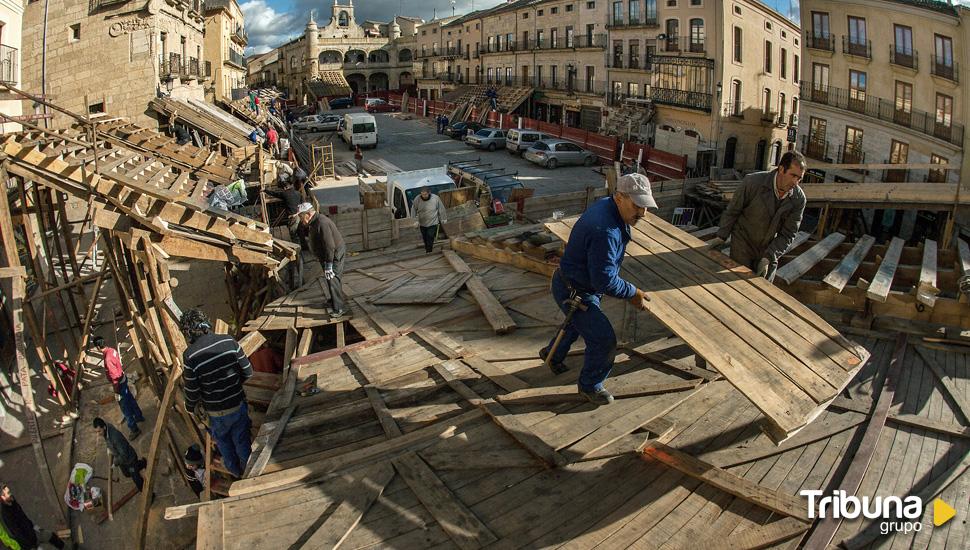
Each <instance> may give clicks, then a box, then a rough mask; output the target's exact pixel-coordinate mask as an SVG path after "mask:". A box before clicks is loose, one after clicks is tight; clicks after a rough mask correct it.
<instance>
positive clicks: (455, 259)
mask: <svg viewBox="0 0 970 550" xmlns="http://www.w3.org/2000/svg"><path fill="white" fill-rule="evenodd" d="M441 253H442V254H443V255H444V256H445V259H447V260H448V263H449V264H451V267H452V268H454V270H455V271H457V272H459V273H469V272H471V268H469V267H468V264H466V263H465V261H464V260H462V259H461V257H460V256H458V254H455V253H454V252H453V251H451V250H442V251H441ZM465 287H466V288H467V289H468V291H469V292H471V294H472V297H474V298H475V301H476V302H478V305H479V307H480V308H481V309H482V313H484V314H485V319H486V320H488V324H489V325H491V326H492V330H494V331H495V333H496V334H507V333H509V332H511V331H513V330H515V328H516V324H515V321H513V320H512V317H511V316H509V313H508V312H507V311H505V307H504V306H502V303H501V302H499V301H498V299H497V298H495V295H493V294H492V292H491V291H490V290H489V289H488V287H487V286H485V283H484V282H483V281H482V278H481V277H479V276H478V275H472V276H471V278H469V279H468V281H467V282H466V283H465Z"/></svg>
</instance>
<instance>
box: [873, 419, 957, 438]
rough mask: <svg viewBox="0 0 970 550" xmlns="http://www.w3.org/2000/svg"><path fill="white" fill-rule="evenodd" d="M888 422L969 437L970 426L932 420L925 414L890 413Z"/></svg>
mask: <svg viewBox="0 0 970 550" xmlns="http://www.w3.org/2000/svg"><path fill="white" fill-rule="evenodd" d="M889 422H892V423H893V424H899V425H901V426H911V427H913V428H920V429H923V430H927V431H931V432H936V433H939V434H943V435H952V436H954V437H960V438H963V439H970V428H967V427H964V426H961V425H959V424H953V423H950V422H943V421H941V420H933V419H932V418H927V417H925V416H917V415H915V414H890V415H889Z"/></svg>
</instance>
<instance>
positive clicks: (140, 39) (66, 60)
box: [22, 0, 205, 127]
mask: <svg viewBox="0 0 970 550" xmlns="http://www.w3.org/2000/svg"><path fill="white" fill-rule="evenodd" d="M44 5H45V3H44V2H42V1H39V0H37V1H33V2H29V3H28V4H27V7H26V9H25V10H24V27H23V28H24V34H23V45H24V47H23V51H22V61H23V65H22V66H23V70H22V75H23V83H24V88H26V89H27V90H30V91H33V92H38V93H40V92H43V93H45V94H46V95H47V96H48V97H49V98H50V99H52V100H53V101H55V102H57V103H58V104H59V105H60V106H62V107H65V108H67V109H69V110H71V111H74V112H76V113H82V114H83V113H91V114H93V113H99V112H106V113H109V114H110V115H113V116H125V117H129V118H131V119H133V120H134V121H136V122H139V123H142V124H147V125H151V126H154V125H155V124H156V121H155V120H154V118H153V113H152V111H151V109H150V108H149V106H148V103H149V101H151V99H152V98H153V97H155V96H156V94H158V93H159V92H162V93H166V94H171V95H172V96H175V97H187V98H193V99H198V100H202V99H203V95H204V94H203V84H202V81H203V79H204V78H205V76H204V63H203V61H204V59H203V55H202V48H203V30H204V23H205V21H204V18H203V14H202V0H128V1H123V0H92V1H90V2H75V1H69V0H49V7H48V14H47V25H46V27H45V25H44ZM45 67H46V71H45V70H44V69H45ZM25 109H28V110H29V109H39V107H34V106H32V105H29V103H27V104H25ZM72 122H73V120H72V119H69V118H68V117H65V116H60V115H54V117H53V118H52V119H51V126H52V127H66V126H70V125H71V123H72Z"/></svg>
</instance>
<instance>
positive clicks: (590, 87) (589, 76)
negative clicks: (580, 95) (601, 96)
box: [586, 65, 596, 92]
mask: <svg viewBox="0 0 970 550" xmlns="http://www.w3.org/2000/svg"><path fill="white" fill-rule="evenodd" d="M595 71H596V67H593V66H590V65H587V66H586V91H587V92H593V91H595V90H594V82H595V77H596V72H595Z"/></svg>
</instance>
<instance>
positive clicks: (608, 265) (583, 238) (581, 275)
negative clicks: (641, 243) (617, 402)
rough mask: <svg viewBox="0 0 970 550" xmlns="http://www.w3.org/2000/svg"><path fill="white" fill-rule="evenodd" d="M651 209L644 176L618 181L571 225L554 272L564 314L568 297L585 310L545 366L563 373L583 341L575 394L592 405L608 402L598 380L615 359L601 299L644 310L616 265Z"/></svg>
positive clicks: (554, 289) (639, 296)
mask: <svg viewBox="0 0 970 550" xmlns="http://www.w3.org/2000/svg"><path fill="white" fill-rule="evenodd" d="M656 207H657V203H656V201H655V200H654V199H653V194H652V193H651V191H650V180H648V179H647V177H646V176H644V175H643V174H627V175H625V176H623V177H621V178H620V179H619V180H617V183H616V192H615V193H614V194H613V196H611V197H605V198H603V199H600V200H598V201H596V202H595V203H593V205H592V206H590V207H589V208H588V209H587V210H586V212H585V213H583V215H582V216H580V218H579V220H578V221H577V222H576V225H575V226H573V229H572V233H571V234H570V235H569V241H568V242H567V243H566V250H565V252H563V256H562V260H561V261H560V262H559V269H557V270H556V272H555V273H554V274H553V276H552V296H553V298H554V299H555V300H556V303H557V304H559V307H560V309H562V310H563V312H564V313H565V312H566V311H567V305H566V304H567V302H568V300H569V299H570V298H571V297H572V296H573V293H576V294H578V295H579V296H580V297H581V298H582V301H583V304H584V305H585V310H584V309H579V310H577V311H576V312H575V313H574V314H573V317H572V319H571V321H570V322H569V324H568V325H566V327H565V332H564V334H563V337H562V341H561V342H560V343H559V346H558V347H557V348H556V349H555V352H554V353H553V356H552V359H551V362H550V364H551V367H552V370H553V372H554V373H556V374H561V373H563V372H565V371H566V370H567V367H566V366H565V365H564V364H563V360H564V359H565V358H566V354H568V353H569V348H570V346H572V344H573V343H574V342H575V341H576V340H577V339H578V338H579V337H580V336H582V337H583V340H584V341H585V342H586V354H585V358H584V363H583V370H582V371H580V373H579V393H580V395H583V396H584V397H586V398H587V399H588V400H589V401H591V402H593V403H595V404H597V405H608V404H610V403H612V402H613V396H612V395H611V394H610V392H609V391H607V390H606V388H604V387H603V381H605V380H606V378H607V377H608V376H609V375H610V371H611V370H612V369H613V360H614V358H615V356H616V333H615V332H614V331H613V325H611V324H610V320H609V319H608V318H607V317H606V314H605V313H603V309H602V308H601V306H600V300H601V299H602V297H603V296H604V295H606V296H612V297H614V298H620V299H622V300H629V301H630V303H632V304H633V305H634V306H635V307H636V308H637V309H639V310H641V311H642V310H646V309H647V304H646V302H647V301H648V300H649V298H648V297H647V294H646V293H645V292H644V291H643V290H641V289H639V288H637V287H636V286H634V285H633V284H632V283H630V282H628V281H625V280H624V279H623V278H622V277H620V266H621V265H622V263H623V255H624V253H625V252H626V244H627V243H628V242H629V241H630V226H631V225H636V223H637V222H638V221H639V220H640V219H641V218H643V216H644V214H645V213H646V209H647V208H656ZM554 342H555V337H553V340H552V341H550V342H549V345H548V346H546V347H545V348H543V349H542V350H541V351H540V352H539V357H540V358H541V359H542V360H543V361H545V358H546V354H547V353H548V351H549V349H550V348H551V347H552V346H553V343H554Z"/></svg>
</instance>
